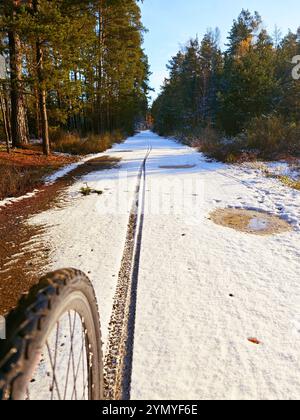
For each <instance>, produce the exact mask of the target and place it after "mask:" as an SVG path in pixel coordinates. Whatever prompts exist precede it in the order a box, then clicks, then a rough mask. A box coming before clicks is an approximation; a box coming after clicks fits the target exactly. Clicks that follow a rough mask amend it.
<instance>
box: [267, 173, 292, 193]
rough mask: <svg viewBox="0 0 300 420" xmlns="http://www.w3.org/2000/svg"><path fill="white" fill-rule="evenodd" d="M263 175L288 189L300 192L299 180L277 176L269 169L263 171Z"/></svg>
mask: <svg viewBox="0 0 300 420" xmlns="http://www.w3.org/2000/svg"><path fill="white" fill-rule="evenodd" d="M263 174H264V175H265V177H267V178H273V179H278V180H279V181H280V182H281V183H282V184H284V185H286V186H287V187H289V188H293V189H294V190H298V191H300V180H296V179H293V178H291V177H289V176H287V175H278V174H274V173H273V172H271V171H270V170H269V169H264V170H263Z"/></svg>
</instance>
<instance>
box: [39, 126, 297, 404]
mask: <svg viewBox="0 0 300 420" xmlns="http://www.w3.org/2000/svg"><path fill="white" fill-rule="evenodd" d="M149 144H151V146H152V152H151V155H150V157H149V159H148V162H147V179H146V196H145V200H146V201H145V221H144V231H143V239H142V251H141V260H140V273H139V282H138V292H137V308H136V325H135V341H134V352H133V373H132V389H131V398H132V399H278V398H279V399H289V398H290V399H292V398H295V399H298V398H299V397H300V352H299V348H300V281H299V279H300V258H299V257H300V237H299V235H300V223H299V221H300V192H299V191H296V190H292V189H290V188H288V187H286V186H283V185H282V184H281V182H280V181H278V180H276V179H271V178H266V177H264V176H263V174H262V171H261V170H259V169H255V168H251V167H247V166H245V165H243V166H238V165H233V166H230V165H224V164H221V163H216V162H209V161H207V160H206V159H205V157H204V156H203V155H201V154H199V153H197V151H195V150H194V149H191V148H188V147H186V146H183V145H180V144H178V143H176V142H175V141H173V140H170V139H165V138H161V137H158V136H156V135H155V134H153V133H151V132H143V133H140V134H138V135H137V136H135V137H132V138H129V139H128V140H127V141H126V142H125V143H124V144H122V145H117V146H115V147H114V148H113V149H112V150H110V151H108V152H107V154H108V155H111V156H115V157H120V158H122V161H121V164H120V166H119V168H114V169H111V170H107V171H99V172H93V173H91V174H89V175H87V176H85V177H83V178H82V179H81V180H80V181H77V182H75V183H74V185H73V186H71V187H70V188H69V190H68V196H69V197H68V199H67V202H66V203H65V206H64V207H63V208H57V209H53V210H50V211H46V212H45V213H42V214H40V215H37V216H35V217H34V218H33V219H32V220H31V223H34V224H40V223H42V224H45V225H47V226H48V229H47V237H46V239H47V241H48V242H49V245H50V246H51V248H52V263H51V265H50V266H48V267H45V271H49V270H50V269H56V268H62V267H66V266H67V267H68V266H73V267H75V268H78V269H81V270H83V271H84V272H86V273H87V274H88V275H89V277H90V278H91V280H92V281H93V284H94V286H95V290H96V294H97V298H98V301H99V308H100V313H101V322H102V334H103V339H104V345H106V343H107V336H108V322H109V319H110V316H111V313H112V303H113V297H114V292H115V288H116V282H117V277H118V271H119V268H120V264H121V258H122V252H123V246H124V243H125V237H126V229H127V223H128V215H129V211H130V208H131V205H132V201H133V197H134V191H135V186H136V181H137V173H138V170H139V167H140V164H141V162H142V160H143V157H144V156H145V154H146V151H147V149H148V146H149ZM176 167H177V168H176ZM179 167H180V169H178V168H179ZM85 182H87V183H88V184H89V186H91V187H92V188H95V189H99V190H102V191H104V194H103V195H102V196H96V195H91V196H88V197H82V196H81V195H80V193H79V191H80V188H81V187H82V186H84V184H85ZM228 207H231V208H241V209H251V210H261V211H267V212H269V213H271V214H274V215H277V216H280V217H282V218H283V219H285V220H287V221H288V222H289V223H291V226H292V227H293V229H292V231H290V232H287V233H284V234H279V235H271V236H257V235H250V234H247V233H242V232H238V231H235V230H233V229H229V228H225V227H222V226H218V225H215V224H214V223H213V221H212V220H210V217H209V214H210V213H211V212H212V211H214V210H216V209H218V208H228ZM253 223H254V222H253ZM257 228H258V229H260V228H261V226H260V223H259V221H258V222H257ZM250 338H251V340H252V341H253V338H255V340H257V343H260V344H255V343H253V342H250V341H249V339H250ZM255 340H254V341H255Z"/></svg>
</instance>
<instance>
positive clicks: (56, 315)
mask: <svg viewBox="0 0 300 420" xmlns="http://www.w3.org/2000/svg"><path fill="white" fill-rule="evenodd" d="M69 311H73V312H74V313H76V314H78V315H79V317H80V320H81V322H82V328H83V334H84V335H83V339H82V341H83V343H84V342H85V346H86V349H85V350H86V355H88V357H89V360H88V361H87V365H86V366H87V375H88V399H90V400H101V399H103V361H102V349H101V347H102V343H101V332H100V321H99V314H98V307H97V301H96V297H95V293H94V289H93V286H92V284H91V282H90V281H89V279H88V278H87V277H86V276H85V275H84V274H83V273H82V272H80V271H77V270H74V269H65V270H60V271H56V272H54V273H51V274H48V275H46V276H45V277H43V278H42V279H41V280H40V282H39V283H38V284H37V285H36V286H34V287H33V288H32V289H31V290H30V292H29V294H28V295H27V296H25V297H23V298H22V299H21V301H20V303H19V305H18V306H17V308H16V309H14V310H13V311H12V312H11V313H10V314H9V315H8V317H7V319H6V331H7V339H6V340H0V400H7V399H10V400H23V399H26V392H27V387H28V384H29V383H30V381H31V378H32V375H33V374H34V370H35V369H36V367H37V359H38V357H39V356H40V355H41V351H42V349H43V348H44V346H45V345H46V342H47V339H48V336H49V334H50V333H51V331H52V330H53V329H54V327H55V325H57V324H58V323H59V319H60V318H61V317H62V316H63V314H66V313H69ZM75 316H77V315H75ZM87 348H88V350H87ZM82 358H84V356H82ZM91 358H92V359H91Z"/></svg>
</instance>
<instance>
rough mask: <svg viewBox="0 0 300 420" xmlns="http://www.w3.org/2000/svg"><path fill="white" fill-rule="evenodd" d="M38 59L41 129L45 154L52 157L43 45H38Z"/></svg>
mask: <svg viewBox="0 0 300 420" xmlns="http://www.w3.org/2000/svg"><path fill="white" fill-rule="evenodd" d="M36 58H37V78H38V84H39V85H38V90H39V109H40V118H41V129H42V139H43V152H44V154H45V155H46V156H49V155H50V140H49V125H48V114H47V93H46V88H45V80H44V76H43V51H42V47H41V44H40V43H39V42H37V44H36Z"/></svg>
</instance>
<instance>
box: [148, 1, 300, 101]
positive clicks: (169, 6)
mask: <svg viewBox="0 0 300 420" xmlns="http://www.w3.org/2000/svg"><path fill="white" fill-rule="evenodd" d="M141 8H142V16H143V23H144V25H145V26H146V28H147V29H148V30H149V33H147V34H146V35H145V44H144V47H145V50H146V53H147V55H148V57H149V61H150V64H151V71H152V73H153V75H152V76H151V86H152V87H154V88H155V89H156V93H154V94H153V96H154V97H155V96H156V94H157V93H158V92H159V87H160V86H161V84H162V82H163V80H164V77H165V76H166V75H167V71H166V64H167V62H168V61H169V59H170V58H171V57H172V56H173V55H175V54H176V52H177V51H178V49H179V48H180V46H181V45H184V44H185V43H186V42H187V41H188V39H189V38H191V37H195V36H196V35H198V36H199V37H202V36H203V35H204V33H205V32H206V30H207V29H208V28H215V27H216V26H217V27H219V29H220V30H221V35H222V43H223V44H224V43H225V42H226V37H227V34H228V32H229V30H230V28H231V26H232V22H233V19H236V18H237V16H238V15H239V13H240V11H241V10H242V9H243V8H244V9H249V10H251V11H252V12H253V11H255V10H257V11H258V12H259V13H260V14H261V15H262V17H263V20H264V22H265V26H266V27H267V29H268V30H269V32H270V33H273V31H274V27H275V25H277V26H278V27H279V28H280V29H281V30H282V32H283V33H286V32H287V31H288V29H289V28H290V29H291V30H293V31H296V29H297V27H298V26H300V18H299V17H300V1H299V0H273V1H272V0H246V1H238V0H144V3H143V4H142V6H141Z"/></svg>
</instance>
